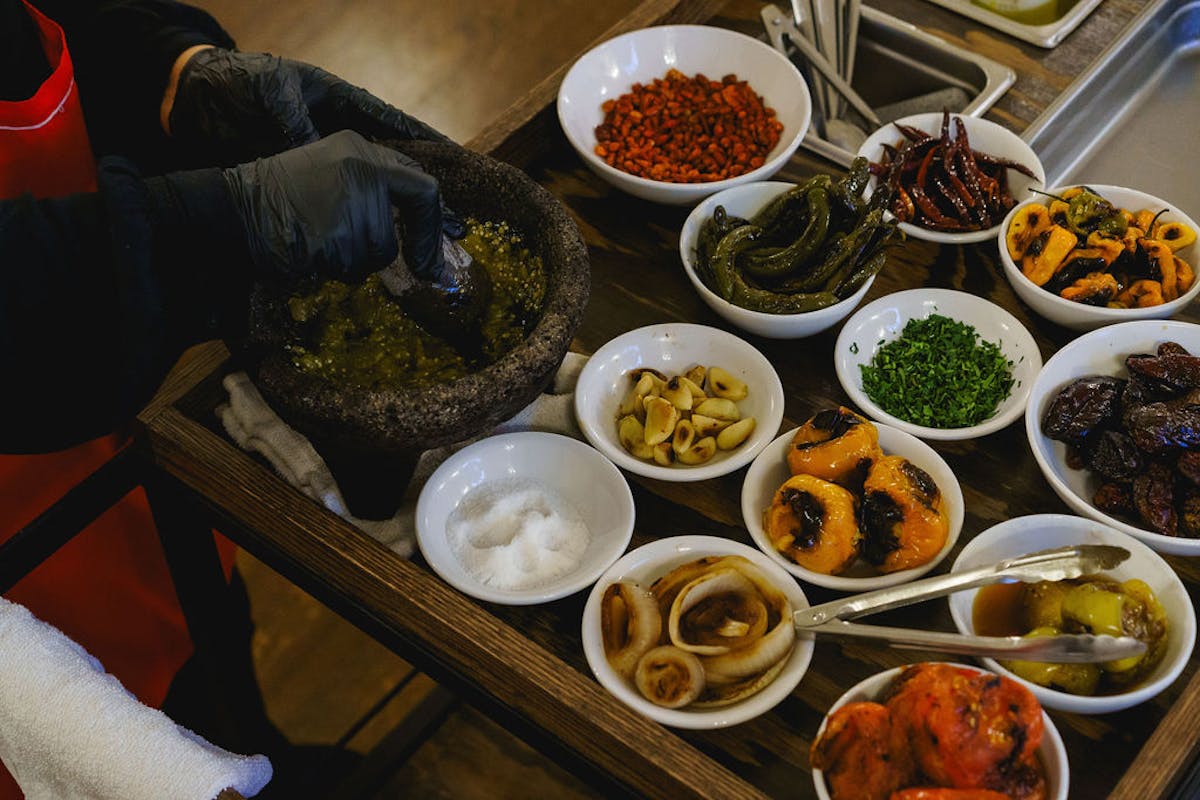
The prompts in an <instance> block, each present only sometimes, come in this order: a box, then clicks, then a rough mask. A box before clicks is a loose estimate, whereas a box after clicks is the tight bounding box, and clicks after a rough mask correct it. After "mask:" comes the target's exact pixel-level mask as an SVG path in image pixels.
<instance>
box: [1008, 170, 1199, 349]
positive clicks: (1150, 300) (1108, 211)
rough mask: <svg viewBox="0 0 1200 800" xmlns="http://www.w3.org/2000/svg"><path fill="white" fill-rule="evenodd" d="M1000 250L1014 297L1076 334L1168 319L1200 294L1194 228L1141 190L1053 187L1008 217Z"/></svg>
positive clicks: (1167, 205)
mask: <svg viewBox="0 0 1200 800" xmlns="http://www.w3.org/2000/svg"><path fill="white" fill-rule="evenodd" d="M999 248H1000V262H1001V263H1002V264H1003V265H1004V274H1005V275H1006V276H1007V277H1008V281H1009V283H1011V284H1012V287H1013V290H1014V291H1016V293H1017V296H1018V297H1020V298H1021V299H1022V300H1023V301H1025V303H1026V304H1027V305H1029V307H1030V308H1032V309H1033V310H1034V311H1036V312H1037V313H1038V314H1041V315H1042V316H1043V317H1045V318H1046V319H1048V320H1050V321H1051V322H1057V323H1058V324H1059V325H1063V326H1064V327H1067V328H1071V329H1072V330H1092V329H1094V328H1098V327H1100V326H1102V325H1111V324H1112V323H1115V322H1127V321H1129V320H1136V319H1165V318H1166V317H1170V316H1172V315H1174V314H1176V313H1178V312H1180V311H1182V310H1183V308H1184V307H1185V306H1187V305H1188V304H1189V303H1191V302H1192V300H1194V299H1195V298H1196V295H1197V294H1200V281H1197V280H1196V273H1195V271H1196V265H1197V258H1198V257H1200V245H1197V243H1196V222H1195V221H1193V220H1192V219H1191V218H1190V217H1188V216H1187V215H1186V214H1184V213H1183V212H1182V211H1180V210H1179V208H1178V207H1177V206H1174V205H1172V204H1171V203H1168V202H1167V201H1165V200H1161V199H1159V198H1157V197H1154V196H1153V195H1149V194H1146V193H1145V192H1139V191H1136V190H1134V189H1125V188H1122V187H1119V186H1101V185H1091V186H1065V187H1057V188H1053V189H1049V190H1047V191H1046V192H1045V193H1044V194H1039V195H1038V196H1037V197H1036V198H1033V199H1030V200H1027V201H1025V202H1024V203H1021V204H1020V205H1018V206H1017V207H1016V208H1014V209H1013V210H1012V211H1011V212H1010V213H1009V215H1008V216H1007V217H1006V218H1005V220H1004V232H1003V234H1002V235H1001V236H1000V238H999Z"/></svg>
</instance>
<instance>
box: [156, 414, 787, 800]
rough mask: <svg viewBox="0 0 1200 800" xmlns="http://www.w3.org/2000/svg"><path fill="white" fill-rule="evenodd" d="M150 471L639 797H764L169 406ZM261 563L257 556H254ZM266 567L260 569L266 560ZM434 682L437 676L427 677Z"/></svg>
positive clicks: (247, 543) (251, 546) (252, 546)
mask: <svg viewBox="0 0 1200 800" xmlns="http://www.w3.org/2000/svg"><path fill="white" fill-rule="evenodd" d="M140 419H141V422H142V424H143V425H144V428H145V431H144V432H145V434H146V435H145V438H144V441H145V443H146V444H147V445H148V446H149V448H150V451H151V454H152V456H153V458H154V460H155V462H156V463H157V464H158V465H159V466H160V467H162V468H163V469H165V470H166V471H167V472H169V473H170V474H172V475H174V476H175V477H177V478H178V479H180V480H181V481H182V482H183V483H184V484H185V485H186V486H188V487H189V488H191V489H192V490H193V491H195V492H196V493H197V494H198V495H199V496H200V497H203V498H205V500H206V502H207V503H208V504H210V505H211V506H213V507H214V508H219V509H220V510H221V515H222V517H226V518H228V520H230V521H232V522H234V523H235V524H236V525H238V526H241V527H243V528H245V529H249V530H251V531H254V533H255V536H254V539H253V540H248V539H244V538H242V537H240V536H238V535H237V533H236V532H234V530H233V529H230V528H228V527H222V530H225V531H226V532H227V533H228V534H229V535H231V536H233V537H234V538H235V540H237V541H238V543H239V544H241V545H242V546H244V547H246V548H247V549H248V550H250V551H251V552H255V551H256V550H258V551H261V548H262V545H263V544H266V545H267V546H269V547H270V548H272V549H274V550H275V551H277V552H278V553H282V554H286V559H287V560H288V561H290V562H292V564H293V565H294V566H296V567H297V568H298V569H299V570H301V571H302V572H304V573H307V574H308V575H309V576H310V577H311V578H312V580H313V581H314V582H318V583H320V584H321V585H323V586H326V587H329V588H330V589H332V590H334V591H336V592H337V593H338V594H339V595H340V596H341V597H343V598H345V600H346V602H349V603H352V604H355V605H356V606H358V607H359V608H362V609H367V610H369V613H370V614H371V615H372V616H373V617H374V618H375V619H377V620H378V621H379V622H380V623H381V624H383V625H386V626H387V627H388V628H389V629H390V630H393V631H395V632H396V633H398V634H400V635H402V636H404V637H408V638H411V639H412V640H413V641H415V642H419V643H420V645H421V647H422V648H424V649H425V650H426V651H427V652H428V654H430V655H431V656H432V657H433V658H435V659H436V660H437V661H438V662H439V663H441V664H443V665H444V666H445V667H446V668H448V669H449V670H451V671H452V672H453V673H455V674H457V675H460V676H469V678H470V680H471V681H472V682H473V683H475V684H476V685H478V686H479V687H481V688H482V689H483V690H484V691H486V692H487V693H488V694H490V695H491V696H493V697H495V698H498V699H499V700H500V701H501V702H502V703H504V704H506V705H508V706H509V707H510V708H514V709H519V710H520V713H521V714H522V715H523V716H524V717H525V718H527V719H529V720H530V721H531V722H533V723H534V724H535V725H538V726H539V727H541V728H542V729H544V730H546V731H552V732H553V734H554V735H555V736H557V737H559V738H560V739H561V740H562V741H563V743H564V744H566V745H567V746H568V747H570V748H571V749H573V750H574V751H575V752H577V753H579V754H580V755H582V756H583V757H584V758H586V759H587V760H588V761H589V762H591V763H593V764H597V765H599V766H600V767H601V768H602V769H604V770H605V771H606V772H607V773H608V774H610V775H613V776H615V777H616V778H617V779H618V780H619V781H621V782H622V783H624V784H626V785H628V786H629V787H630V788H631V789H633V790H634V791H636V792H637V793H638V794H640V795H644V796H646V797H663V798H683V797H705V796H712V795H713V794H715V795H716V796H721V797H761V796H763V795H761V793H759V792H758V791H757V790H755V789H754V788H753V787H752V786H750V785H749V784H747V783H745V782H744V781H742V780H741V779H739V778H738V777H737V776H736V775H734V774H733V773H732V772H730V771H729V770H727V769H725V768H724V767H722V766H720V765H719V764H717V763H716V762H715V761H713V760H711V759H709V758H707V757H706V756H705V755H704V754H703V753H701V752H700V751H698V750H696V749H695V748H693V747H691V746H689V745H688V744H687V743H686V742H684V741H683V740H681V739H678V738H676V737H674V736H671V735H669V734H668V732H666V731H665V730H664V729H663V728H662V727H660V726H659V725H658V724H656V723H654V722H651V721H650V720H647V719H645V718H643V717H640V716H637V715H634V714H631V713H629V711H628V710H627V709H626V708H625V707H624V706H623V705H622V704H621V703H619V702H618V701H617V700H615V699H614V698H613V697H612V696H611V695H609V694H608V693H607V692H606V691H604V690H603V689H602V688H601V687H600V686H599V685H598V684H597V683H595V682H594V681H592V680H590V679H589V678H586V677H585V676H583V675H582V674H580V673H579V672H578V671H576V670H575V669H572V668H570V667H568V666H567V665H566V664H564V663H563V662H562V661H560V660H559V659H557V658H555V657H554V656H553V655H551V654H550V653H548V652H547V651H545V650H544V649H542V648H541V647H539V646H537V645H536V644H534V643H532V642H530V641H529V640H527V639H526V638H525V637H524V636H522V635H521V634H520V633H519V632H518V631H517V630H515V629H513V628H511V627H509V626H507V625H505V624H504V623H502V622H501V621H499V620H498V619H496V618H495V617H492V616H491V615H489V614H487V613H484V612H481V610H480V609H479V607H478V606H476V605H475V604H473V603H472V602H471V601H469V600H467V599H466V598H465V597H463V596H462V595H461V594H459V593H458V592H456V591H454V590H453V589H451V588H449V587H448V586H447V585H446V584H445V583H443V582H442V581H441V580H439V579H438V578H437V577H436V576H434V575H433V574H431V573H429V572H427V571H426V570H424V569H422V568H420V567H418V566H416V565H415V564H413V563H412V562H410V561H408V560H405V559H402V558H399V557H397V556H396V555H395V554H393V553H392V552H391V551H389V550H388V549H387V548H385V547H383V546H382V545H380V544H378V543H377V542H375V541H374V540H372V539H370V538H368V537H367V536H366V535H364V534H363V533H361V532H360V531H358V529H357V528H354V527H353V526H351V525H349V524H348V523H346V522H344V521H342V520H341V519H340V518H338V517H336V516H335V515H333V514H331V513H330V512H328V511H326V510H325V509H324V508H322V507H320V506H318V505H317V504H316V503H314V502H312V501H309V500H308V499H307V498H304V497H303V496H302V495H300V493H299V492H298V491H297V490H295V489H293V488H292V487H290V486H288V485H286V484H284V483H282V482H281V481H279V480H278V479H277V478H276V477H275V476H274V475H272V474H271V473H270V472H268V471H267V470H266V469H264V468H263V467H261V466H260V465H259V464H257V463H256V462H255V461H253V460H252V459H251V458H250V457H249V456H247V455H246V454H244V453H242V452H240V451H237V450H235V449H233V448H231V447H230V445H229V444H228V443H226V442H224V441H223V440H221V439H220V438H219V437H217V436H216V435H214V434H213V433H212V432H211V431H209V430H208V429H206V428H204V427H203V426H201V425H199V424H197V423H196V422H194V421H192V420H190V419H188V418H187V417H185V416H184V415H183V414H182V413H180V412H179V411H178V410H176V409H175V408H173V407H170V406H167V407H161V408H160V410H158V411H157V413H154V414H153V415H152V416H146V415H142V417H141V418H140ZM256 555H259V557H260V558H261V557H263V556H262V554H261V552H256ZM264 560H265V559H264ZM434 677H435V678H436V677H438V676H437V675H435V676H434Z"/></svg>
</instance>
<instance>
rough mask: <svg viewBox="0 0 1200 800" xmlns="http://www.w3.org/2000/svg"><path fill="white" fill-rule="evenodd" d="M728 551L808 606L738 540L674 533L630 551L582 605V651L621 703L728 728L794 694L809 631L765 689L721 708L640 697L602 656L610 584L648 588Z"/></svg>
mask: <svg viewBox="0 0 1200 800" xmlns="http://www.w3.org/2000/svg"><path fill="white" fill-rule="evenodd" d="M725 555H738V556H744V557H745V558H747V559H749V560H750V561H751V562H753V564H754V565H755V566H756V567H758V568H759V569H761V570H762V571H763V574H765V575H766V576H767V578H768V579H769V580H770V581H771V582H772V583H773V584H774V585H775V586H776V587H778V588H779V590H780V591H782V592H783V593H784V594H786V595H787V597H788V600H789V601H790V602H791V604H792V608H793V609H797V610H798V609H802V608H808V600H807V598H805V596H804V591H803V590H802V589H801V588H800V587H799V586H797V585H796V582H795V581H794V580H792V579H791V578H790V577H788V575H787V573H786V572H784V571H783V570H781V569H779V567H777V566H775V565H774V564H773V563H771V561H770V560H768V559H767V558H766V557H765V556H763V554H762V553H760V552H758V551H757V550H755V549H754V548H752V547H747V546H746V545H744V544H741V543H740V542H734V541H731V540H729V539H722V538H720V537H717V536H673V537H670V538H667V539H659V540H658V541H655V542H651V543H650V544H646V545H642V546H641V547H639V548H637V549H636V550H631V551H630V552H629V553H627V554H626V555H625V556H623V557H622V558H621V559H620V560H619V561H617V563H615V564H613V565H612V567H610V568H609V570H608V571H607V572H605V573H604V574H603V575H601V576H600V579H599V580H598V581H596V585H595V586H594V587H593V588H592V593H591V594H590V595H588V599H587V605H586V606H584V609H583V653H584V656H586V657H587V662H588V666H589V667H591V668H592V674H593V675H595V676H596V680H598V681H599V682H600V685H601V686H603V687H604V688H605V689H607V690H608V691H610V692H611V693H612V694H613V696H614V697H616V698H617V699H618V700H620V701H621V702H622V703H625V705H627V706H629V707H630V708H632V709H634V710H635V711H637V712H639V713H641V714H643V715H645V716H647V717H649V718H650V719H652V720H655V721H656V722H660V723H662V724H663V725H669V726H671V727H673V728H688V729H693V730H705V729H713V728H724V727H727V726H729V725H736V724H738V723H740V722H745V721H746V720H750V719H753V718H754V717H757V716H759V715H760V714H764V713H766V712H767V711H770V710H771V709H772V708H774V707H775V706H777V705H778V704H779V703H780V702H782V701H783V699H784V698H786V697H787V696H788V695H789V694H791V693H792V690H793V689H795V688H796V684H798V683H800V679H801V678H803V677H804V673H805V671H806V670H807V669H808V662H809V661H811V660H812V652H813V640H812V637H811V635H808V636H805V635H801V634H797V636H796V645H795V647H794V648H793V649H792V654H791V655H790V656H788V659H787V662H786V663H785V664H784V666H783V669H782V670H781V671H780V672H779V675H778V676H776V678H775V680H773V681H771V683H769V684H767V686H766V687H765V688H763V689H762V691H760V692H758V693H756V694H753V695H750V696H749V697H747V698H746V699H744V700H741V701H739V702H737V703H733V704H731V705H728V706H724V707H721V708H698V709H688V708H686V707H685V708H679V709H671V708H663V707H662V706H658V705H655V704H654V703H651V702H650V701H649V700H647V699H646V698H644V697H642V695H641V693H640V692H638V690H637V687H635V686H634V685H633V684H632V683H630V682H628V681H626V680H625V679H624V678H622V677H621V676H620V675H618V674H617V673H616V672H615V671H614V670H613V668H612V667H611V666H609V663H608V659H607V658H605V656H604V641H603V637H602V636H601V632H600V599H601V597H603V595H604V590H605V589H606V588H608V585H609V584H611V583H614V582H616V581H622V580H632V581H636V582H637V583H639V584H641V585H643V586H646V587H649V586H650V584H651V583H653V582H654V581H655V580H656V579H657V578H659V577H661V576H663V575H665V574H667V573H668V572H670V571H671V570H672V569H674V568H675V567H677V566H679V565H681V564H686V563H688V562H689V561H695V560H696V559H699V558H703V557H704V556H725Z"/></svg>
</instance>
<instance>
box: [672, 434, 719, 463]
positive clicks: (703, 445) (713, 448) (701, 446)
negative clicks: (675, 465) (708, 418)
mask: <svg viewBox="0 0 1200 800" xmlns="http://www.w3.org/2000/svg"><path fill="white" fill-rule="evenodd" d="M716 453H717V440H716V439H714V438H713V437H712V436H706V437H704V438H703V439H701V440H700V441H698V442H696V443H695V444H693V445H692V446H691V447H689V448H688V449H687V450H684V451H683V452H682V453H680V454H679V463H680V464H687V465H688V466H690V467H694V466H696V465H698V464H703V463H704V462H706V461H708V460H709V459H710V458H712V457H713V456H714V455H716Z"/></svg>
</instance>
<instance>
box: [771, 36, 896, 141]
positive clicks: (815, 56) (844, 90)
mask: <svg viewBox="0 0 1200 800" xmlns="http://www.w3.org/2000/svg"><path fill="white" fill-rule="evenodd" d="M787 38H788V39H789V40H790V41H791V43H792V44H793V45H794V46H795V47H796V49H797V50H799V51H800V53H801V55H803V56H804V58H806V59H807V60H808V61H809V63H811V64H812V65H813V66H814V67H816V69H817V72H819V73H820V74H821V76H822V77H823V78H824V79H825V81H826V83H828V84H829V85H830V86H832V87H833V88H834V89H835V90H836V91H837V92H838V93H839V94H841V95H842V97H845V98H846V100H847V101H848V102H849V103H850V105H851V106H853V107H854V110H855V111H857V112H858V113H859V114H862V117H863V119H865V120H866V121H867V122H868V123H870V124H871V125H874V126H875V127H876V128H879V127H882V126H883V123H882V122H880V120H879V116H878V115H877V114H876V113H875V111H874V109H872V108H871V106H869V105H867V101H866V100H863V99H862V97H860V96H859V94H858V92H856V91H854V89H853V88H852V87H851V86H850V84H848V83H846V81H844V80H842V76H841V75H838V72H837V68H836V67H835V66H833V64H830V63H829V61H828V60H827V59H826V58H825V56H823V55H821V53H820V51H819V50H817V48H816V47H814V46H813V44H812V42H810V41H808V40H807V39H805V38H804V37H803V36H801V37H799V38H796V37H793V36H788V37H787Z"/></svg>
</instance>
